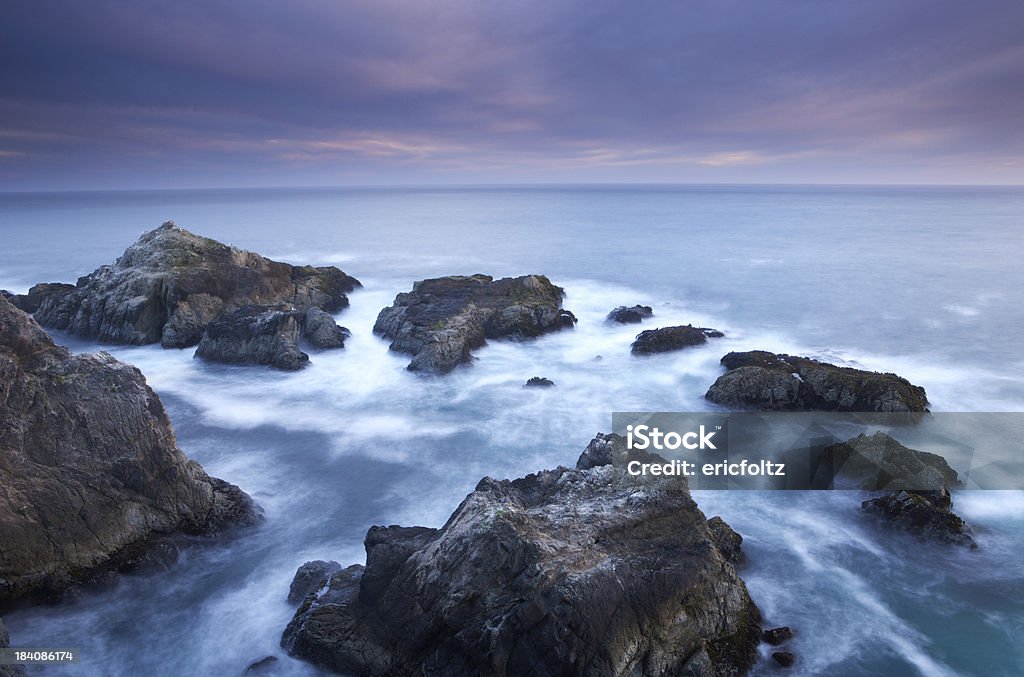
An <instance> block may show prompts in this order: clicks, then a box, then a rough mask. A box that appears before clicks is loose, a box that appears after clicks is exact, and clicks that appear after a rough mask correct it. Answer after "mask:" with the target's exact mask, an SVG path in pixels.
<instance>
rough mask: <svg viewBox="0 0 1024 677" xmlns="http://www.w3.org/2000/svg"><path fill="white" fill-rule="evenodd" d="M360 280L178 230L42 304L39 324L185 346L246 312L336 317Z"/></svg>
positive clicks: (157, 234)
mask: <svg viewBox="0 0 1024 677" xmlns="http://www.w3.org/2000/svg"><path fill="white" fill-rule="evenodd" d="M358 286H360V285H359V281H358V280H356V279H355V278H353V277H350V276H349V275H346V274H345V273H344V272H342V271H341V270H339V269H337V268H335V267H333V266H330V267H323V268H314V267H312V266H292V265H289V264H287V263H279V262H277V261H271V260H270V259H267V258H264V257H263V256H260V255H259V254H254V253H252V252H246V251H242V250H240V249H236V248H235V247H230V246H228V245H225V244H221V243H220V242H217V241H216V240H211V239H209V238H205V237H201V236H199V235H195V234H193V233H190V232H189V231H187V230H184V229H182V228H178V227H177V226H175V225H174V223H173V222H170V221H168V222H167V223H165V224H163V225H162V226H160V227H159V228H157V229H155V230H152V231H150V232H148V233H146V234H144V235H143V236H142V237H141V238H139V240H138V241H137V242H136V243H135V244H133V245H132V246H131V247H129V248H128V249H127V250H125V252H124V254H123V255H122V256H121V257H120V258H119V259H118V260H117V261H116V262H115V263H114V264H113V265H106V266H102V267H100V268H99V269H97V270H96V271H95V272H93V273H91V274H90V275H87V276H85V277H83V278H80V279H79V280H78V284H76V285H75V286H74V287H73V288H71V289H67V290H64V291H62V292H59V293H51V294H48V295H46V296H45V298H43V299H42V301H41V303H40V305H39V307H38V309H37V310H36V319H37V320H38V321H39V323H40V324H42V325H43V326H45V327H53V328H55V329H62V330H66V331H69V332H71V333H74V334H80V335H82V336H89V337H93V338H96V339H99V340H101V341H107V342H112V343H131V344H144V343H157V342H159V343H160V344H161V345H162V346H164V347H165V348H185V347H189V346H194V345H196V344H197V343H199V341H200V339H201V338H202V336H203V332H204V331H205V329H206V328H207V326H208V325H209V324H210V323H211V322H213V321H215V320H217V319H218V318H220V317H222V316H224V315H227V314H230V313H233V312H234V311H236V310H238V309H240V308H243V307H246V306H277V305H280V304H286V305H288V306H290V307H292V308H293V309H295V310H296V311H300V312H305V311H307V310H308V309H310V308H319V309H321V310H324V311H326V312H336V311H338V310H341V309H342V308H344V307H346V306H348V297H347V294H348V293H349V292H351V291H352V290H353V289H354V288H355V287H358Z"/></svg>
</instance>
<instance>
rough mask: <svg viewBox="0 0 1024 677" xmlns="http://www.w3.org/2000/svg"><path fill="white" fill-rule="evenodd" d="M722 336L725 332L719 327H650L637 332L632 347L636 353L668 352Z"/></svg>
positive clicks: (689, 325) (690, 325)
mask: <svg viewBox="0 0 1024 677" xmlns="http://www.w3.org/2000/svg"><path fill="white" fill-rule="evenodd" d="M722 336H724V334H722V332H720V331H718V330H717V329H707V328H705V327H694V326H693V325H692V324H687V325H685V326H678V327H659V328H658V329H648V330H647V331H642V332H640V333H639V334H637V336H636V341H634V342H633V345H632V346H630V348H631V350H632V352H633V354H634V355H651V354H653V353H667V352H669V351H672V350H681V349H683V348H688V347H690V346H699V345H702V344H704V343H707V341H708V339H709V338H721V337H722Z"/></svg>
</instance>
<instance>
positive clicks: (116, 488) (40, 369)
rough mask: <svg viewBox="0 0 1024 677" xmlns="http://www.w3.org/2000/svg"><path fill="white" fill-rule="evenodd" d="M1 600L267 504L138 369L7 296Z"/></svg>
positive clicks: (0, 340)
mask: <svg viewBox="0 0 1024 677" xmlns="http://www.w3.org/2000/svg"><path fill="white" fill-rule="evenodd" d="M0 496H2V498H3V500H2V501H0V543H2V544H3V546H2V547H0V605H2V604H4V603H7V602H10V601H12V600H15V599H17V598H19V597H22V596H24V595H27V594H29V593H36V592H38V593H42V594H50V593H55V592H58V591H60V590H62V589H64V588H66V587H68V586H69V585H71V584H72V583H74V582H77V581H81V580H87V579H89V578H91V577H92V576H94V575H96V574H98V573H101V572H104V571H107V570H111V569H115V568H119V567H120V566H121V565H122V564H126V563H130V562H132V561H137V560H138V559H139V557H140V555H141V553H143V552H145V551H146V550H147V549H148V547H149V546H150V545H151V544H152V543H153V542H154V540H156V539H159V538H160V537H161V536H163V535H167V534H175V533H185V534H210V533H215V532H218V531H221V530H223V529H226V528H228V527H231V526H234V525H244V524H252V523H254V522H255V521H256V520H257V519H258V508H256V507H255V505H254V504H253V502H252V501H251V499H250V498H249V497H248V496H247V495H246V494H245V493H243V492H242V491H241V490H240V489H239V488H238V487H236V486H234V485H231V484H228V483H227V482H224V481H222V480H219V479H216V478H213V477H210V476H208V475H207V474H206V473H205V472H204V471H203V469H202V467H200V465H199V464H198V463H196V462H195V461H191V460H189V459H188V457H186V456H185V454H184V453H182V451H181V450H180V449H179V448H178V446H177V443H176V441H175V437H174V431H173V430H172V429H171V425H170V421H169V420H168V418H167V414H166V413H165V411H164V408H163V406H162V405H161V403H160V400H159V399H158V398H157V396H156V394H155V393H154V392H153V391H152V390H151V389H150V388H149V387H148V386H147V385H146V380H145V378H144V377H143V376H142V374H141V373H140V372H139V370H138V369H136V368H135V367H132V366H130V365H127V364H123V363H121V362H118V361H117V360H115V359H114V358H113V357H111V356H110V355H108V354H106V353H98V354H95V355H71V354H70V353H69V352H68V351H67V350H66V349H64V348H61V347H59V346H56V345H55V344H54V343H53V341H52V340H50V338H49V337H48V336H47V335H46V333H45V332H43V330H42V329H41V328H40V327H39V325H38V324H36V323H35V322H34V321H33V320H32V319H31V318H30V317H29V316H28V315H26V314H25V313H23V312H22V311H20V310H18V309H17V308H15V307H14V306H12V305H11V304H10V303H8V302H7V301H5V300H2V299H0Z"/></svg>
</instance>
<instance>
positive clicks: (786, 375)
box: [705, 350, 928, 412]
mask: <svg viewBox="0 0 1024 677" xmlns="http://www.w3.org/2000/svg"><path fill="white" fill-rule="evenodd" d="M722 364H723V365H724V366H725V368H726V369H727V371H726V372H725V373H724V374H722V375H721V376H719V377H718V380H717V381H715V383H714V385H712V386H711V388H709V389H708V392H707V394H706V395H705V397H706V398H707V399H709V400H711V401H712V402H715V403H716V404H720V405H722V406H725V407H733V408H739V409H765V410H773V411H794V410H821V411H864V412H874V411H877V412H924V411H927V410H928V409H927V407H928V398H927V397H926V395H925V391H924V388H922V387H920V386H916V385H914V384H912V383H911V382H910V381H907V380H906V379H904V378H901V377H899V376H897V375H896V374H883V373H877V372H873V371H865V370H863V369H853V368H850V367H837V366H835V365H833V364H828V363H827V362H819V361H817V360H812V359H810V358H807V357H793V356H792V355H776V354H775V353H769V352H765V351H762V350H755V351H751V352H746V353H729V354H728V355H726V356H725V357H723V358H722Z"/></svg>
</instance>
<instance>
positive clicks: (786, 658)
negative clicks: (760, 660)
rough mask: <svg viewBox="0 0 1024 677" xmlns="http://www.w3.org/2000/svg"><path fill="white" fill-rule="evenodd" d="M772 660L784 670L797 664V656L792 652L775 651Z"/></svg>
mask: <svg viewBox="0 0 1024 677" xmlns="http://www.w3.org/2000/svg"><path fill="white" fill-rule="evenodd" d="M772 660H774V661H775V662H776V663H778V664H779V665H781V666H782V667H784V668H791V667H793V663H795V662H796V656H795V655H793V652H792V651H773V652H772Z"/></svg>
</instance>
